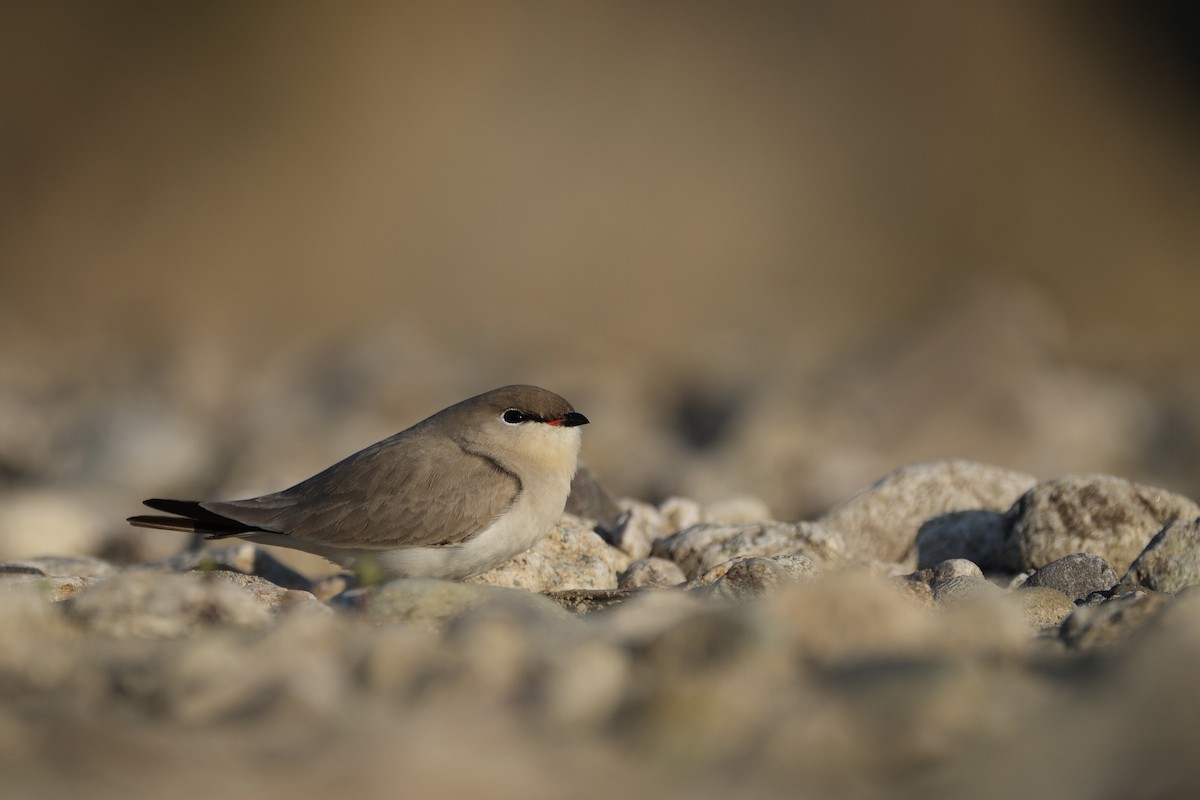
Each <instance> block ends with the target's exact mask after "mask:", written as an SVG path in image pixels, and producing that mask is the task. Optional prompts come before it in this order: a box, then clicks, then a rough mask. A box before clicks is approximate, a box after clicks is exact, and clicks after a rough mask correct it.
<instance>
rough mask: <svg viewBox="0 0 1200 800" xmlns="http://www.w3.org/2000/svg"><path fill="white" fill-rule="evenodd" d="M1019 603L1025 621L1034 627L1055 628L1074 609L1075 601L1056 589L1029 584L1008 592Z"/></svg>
mask: <svg viewBox="0 0 1200 800" xmlns="http://www.w3.org/2000/svg"><path fill="white" fill-rule="evenodd" d="M1009 596H1010V597H1013V598H1014V599H1015V600H1016V601H1017V602H1018V603H1020V604H1021V611H1022V613H1023V614H1024V615H1025V621H1026V622H1027V623H1028V624H1029V625H1030V626H1031V627H1033V628H1034V629H1036V630H1039V631H1046V630H1049V629H1051V628H1057V627H1058V626H1059V625H1061V624H1062V622H1063V620H1065V619H1066V618H1067V617H1069V616H1071V614H1072V613H1074V611H1075V601H1074V600H1072V599H1071V598H1070V597H1068V596H1067V595H1066V594H1064V593H1063V592H1061V591H1059V590H1058V589H1052V588H1050V587H1048V586H1031V587H1029V588H1027V589H1021V590H1020V591H1017V592H1013V593H1010V594H1009Z"/></svg>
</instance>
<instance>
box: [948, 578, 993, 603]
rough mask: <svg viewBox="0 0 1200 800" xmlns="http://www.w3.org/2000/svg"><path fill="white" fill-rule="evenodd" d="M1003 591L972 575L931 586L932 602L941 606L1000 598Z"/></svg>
mask: <svg viewBox="0 0 1200 800" xmlns="http://www.w3.org/2000/svg"><path fill="white" fill-rule="evenodd" d="M1003 594H1004V590H1003V589H1001V588H1000V587H998V586H996V585H994V584H992V583H990V582H989V581H986V580H984V579H983V578H981V577H976V576H972V575H959V576H957V577H954V578H950V579H949V580H945V581H942V582H940V583H938V584H936V585H935V586H933V599H934V602H937V603H941V604H952V603H961V602H963V601H971V600H976V599H979V598H982V597H1000V596H1002V595H1003Z"/></svg>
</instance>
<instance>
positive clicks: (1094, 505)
mask: <svg viewBox="0 0 1200 800" xmlns="http://www.w3.org/2000/svg"><path fill="white" fill-rule="evenodd" d="M1197 516H1200V507H1198V506H1197V505H1196V504H1195V503H1194V502H1192V501H1191V500H1189V499H1188V498H1186V497H1183V496H1181V495H1177V494H1173V493H1171V492H1168V491H1166V490H1165V489H1158V488H1155V487H1153V486H1145V485H1142V484H1138V483H1133V482H1132V481H1127V480H1124V479H1122V478H1115V477H1112V476H1108V475H1081V476H1069V477H1066V478H1061V479H1059V480H1053V481H1045V482H1043V483H1039V484H1038V485H1037V486H1036V487H1034V488H1033V489H1031V490H1030V491H1028V492H1026V493H1025V494H1024V495H1022V496H1021V498H1020V500H1019V501H1018V502H1017V503H1015V504H1014V505H1013V507H1012V508H1011V509H1010V510H1009V520H1010V522H1011V527H1010V529H1009V534H1008V539H1007V544H1006V548H1005V561H1006V566H1007V567H1008V568H1009V569H1011V570H1012V571H1013V572H1021V571H1024V570H1027V569H1034V570H1036V569H1040V568H1041V567H1044V566H1046V565H1047V564H1049V563H1050V562H1051V561H1054V560H1056V559H1059V558H1062V557H1063V556H1068V555H1070V554H1072V553H1095V554H1096V555H1099V556H1100V557H1101V558H1103V559H1104V560H1105V561H1107V562H1108V563H1109V564H1111V565H1112V567H1113V569H1114V570H1116V571H1117V572H1118V573H1123V572H1125V570H1127V569H1128V568H1129V565H1130V563H1132V561H1133V560H1134V559H1135V558H1137V556H1138V554H1139V553H1141V552H1142V550H1143V549H1144V548H1145V547H1146V544H1147V543H1148V542H1149V541H1150V539H1151V538H1153V536H1154V534H1155V533H1157V532H1158V531H1160V530H1161V529H1162V527H1163V526H1164V525H1166V524H1167V523H1168V522H1171V521H1172V520H1176V519H1195V518H1196V517H1197Z"/></svg>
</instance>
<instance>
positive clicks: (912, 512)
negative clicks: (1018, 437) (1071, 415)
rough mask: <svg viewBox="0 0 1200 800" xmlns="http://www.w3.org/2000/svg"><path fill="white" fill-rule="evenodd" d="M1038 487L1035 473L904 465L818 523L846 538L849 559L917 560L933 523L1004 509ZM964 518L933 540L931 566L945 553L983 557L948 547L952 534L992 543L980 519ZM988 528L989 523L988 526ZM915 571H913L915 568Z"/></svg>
mask: <svg viewBox="0 0 1200 800" xmlns="http://www.w3.org/2000/svg"><path fill="white" fill-rule="evenodd" d="M1035 483H1036V481H1035V479H1034V478H1033V477H1031V476H1029V475H1024V474H1022V473H1019V472H1012V471H1009V470H1006V469H1000V468H998V467H991V466H987V465H985V464H977V463H974V462H971V461H932V462H928V463H924V464H914V465H911V466H906V467H901V468H900V469H897V470H896V471H894V472H891V473H889V474H888V475H885V476H884V477H883V478H881V479H880V480H879V481H877V482H876V483H875V484H874V485H873V486H871V487H870V488H868V489H866V490H865V491H863V492H861V493H859V494H857V495H855V496H854V497H852V498H850V499H849V500H847V501H846V502H844V503H842V504H841V505H840V506H838V507H837V508H834V509H833V510H831V511H830V512H829V513H827V514H825V515H824V516H822V517H821V518H820V519H819V520H818V522H819V523H820V524H821V525H822V526H823V527H825V528H826V529H827V530H828V531H830V532H831V533H835V534H838V535H840V536H841V538H842V540H843V541H844V543H845V555H846V557H847V558H874V559H879V560H881V561H897V562H904V563H914V564H915V562H916V560H917V559H916V552H915V551H916V549H917V546H918V542H917V536H918V533H919V531H920V530H921V528H922V526H924V525H926V524H927V523H929V522H930V520H933V519H936V518H938V517H942V516H944V515H947V514H952V513H955V512H962V511H981V510H982V511H998V512H1000V511H1004V510H1005V509H1007V508H1009V507H1010V506H1011V505H1012V504H1013V501H1015V500H1016V499H1017V498H1018V497H1020V496H1021V494H1022V493H1023V492H1025V491H1026V490H1028V489H1029V488H1030V487H1031V486H1033V485H1034V484H1035ZM963 519H964V518H958V522H957V524H956V525H950V524H949V523H947V524H946V525H945V526H943V527H942V528H941V532H940V533H936V531H937V530H938V529H937V528H936V527H935V529H934V530H935V533H931V534H929V535H928V536H929V537H930V538H931V539H933V540H939V539H940V541H937V542H936V547H935V546H934V544H935V542H934V541H930V542H927V544H928V545H929V547H930V555H929V557H928V558H926V559H924V560H925V562H926V563H932V562H934V561H937V560H942V556H943V555H949V556H955V557H957V556H964V557H972V556H974V558H972V560H974V559H975V558H983V556H982V555H981V554H980V553H978V552H973V550H980V549H986V548H985V547H984V546H983V545H977V546H973V547H969V546H966V545H961V546H959V545H958V544H952V543H948V542H947V539H948V538H949V536H950V534H949V533H947V531H948V530H949V531H957V533H956V535H957V536H959V538H960V540H962V541H969V540H971V538H972V537H975V538H978V539H980V540H986V539H987V537H988V536H990V535H992V534H991V533H980V532H979V531H980V530H981V528H980V526H979V524H978V523H979V522H980V518H977V517H976V518H967V519H969V520H971V522H970V524H969V525H968V524H966V523H964V522H963ZM983 527H984V528H985V529H986V527H987V526H986V525H985V526H983ZM910 568H911V567H910Z"/></svg>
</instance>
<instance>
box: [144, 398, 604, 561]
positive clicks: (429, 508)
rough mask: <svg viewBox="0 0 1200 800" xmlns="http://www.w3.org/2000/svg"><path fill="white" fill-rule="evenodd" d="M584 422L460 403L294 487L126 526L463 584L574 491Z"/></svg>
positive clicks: (549, 519)
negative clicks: (302, 553) (259, 546)
mask: <svg viewBox="0 0 1200 800" xmlns="http://www.w3.org/2000/svg"><path fill="white" fill-rule="evenodd" d="M588 422H589V420H588V418H587V417H585V416H584V415H583V414H581V413H579V412H577V411H576V410H575V409H574V408H573V407H572V406H571V404H570V403H568V402H567V401H566V400H564V399H563V398H562V397H560V396H558V395H557V394H554V393H553V392H550V391H547V390H546V389H542V388H539V387H537V386H525V385H515V386H504V387H501V388H499V389H493V390H492V391H489V392H484V393H483V394H480V395H477V396H475V397H470V398H467V399H466V400H463V401H461V402H459V403H455V404H454V405H452V406H449V407H448V408H445V409H443V410H441V411H439V412H438V413H436V414H434V415H433V416H431V417H429V418H427V419H425V420H423V421H421V422H418V423H416V424H415V425H413V426H412V427H410V428H407V429H405V430H403V431H400V432H399V433H396V434H394V435H392V436H389V437H388V438H386V439H383V440H382V441H379V442H376V443H375V444H372V445H370V446H368V447H366V448H364V449H362V450H359V451H358V452H356V453H354V454H352V455H350V456H348V457H346V458H345V459H343V460H341V461H339V462H337V463H336V464H334V465H333V466H331V467H328V468H327V469H325V470H323V471H321V472H318V473H317V474H316V475H313V476H312V477H311V478H308V479H306V480H304V481H301V482H300V483H298V484H296V485H295V486H292V487H291V488H289V489H284V490H283V491H280V492H276V493H274V494H266V495H262V496H260V497H252V498H249V499H246V500H216V501H214V500H202V501H194V500H164V499H156V498H155V499H149V500H145V501H144V505H146V506H148V507H149V508H151V509H154V510H155V511H159V512H164V513H163V514H161V515H139V516H133V517H129V518H128V522H129V523H130V524H131V525H134V526H138V527H144V528H159V529H165V530H175V531H190V532H192V533H197V534H205V537H206V538H207V539H227V538H237V539H245V540H248V541H250V542H254V543H256V544H266V545H277V546H282V547H289V548H292V549H295V550H302V551H305V552H308V553H314V554H316V555H318V556H321V557H323V558H325V559H326V560H328V561H331V562H333V563H334V564H337V565H340V566H342V567H344V568H346V569H350V570H364V569H371V570H375V571H377V573H378V574H379V575H380V576H381V577H383V578H416V577H423V578H440V579H444V580H461V579H464V578H468V577H471V576H473V575H478V574H481V573H483V572H487V571H488V570H490V569H492V568H494V567H497V566H499V565H500V564H503V563H505V562H506V561H508V560H509V559H511V558H512V557H514V556H516V555H518V554H519V553H522V552H524V551H525V550H527V549H529V548H530V547H532V546H533V545H534V544H535V543H536V542H537V541H538V540H539V539H541V538H542V536H544V535H545V534H546V533H547V532H548V531H549V530H550V528H552V527H553V526H554V524H555V522H556V521H557V520H558V518H559V516H561V514H562V512H563V507H564V506H565V504H566V501H567V496H568V495H569V493H570V490H571V480H572V478H573V477H574V474H575V469H576V464H577V461H578V456H579V448H580V444H581V438H582V437H581V436H580V430H579V427H580V426H581V425H586V424H588Z"/></svg>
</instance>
